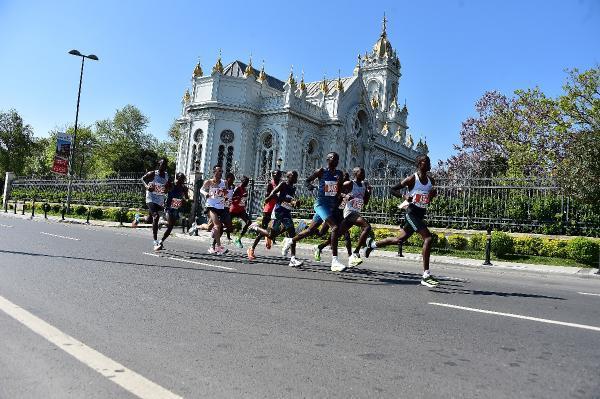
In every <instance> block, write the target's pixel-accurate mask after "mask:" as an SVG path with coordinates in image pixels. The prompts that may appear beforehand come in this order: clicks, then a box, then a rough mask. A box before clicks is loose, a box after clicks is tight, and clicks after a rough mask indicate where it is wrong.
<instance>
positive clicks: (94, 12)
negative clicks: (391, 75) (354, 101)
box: [0, 0, 600, 160]
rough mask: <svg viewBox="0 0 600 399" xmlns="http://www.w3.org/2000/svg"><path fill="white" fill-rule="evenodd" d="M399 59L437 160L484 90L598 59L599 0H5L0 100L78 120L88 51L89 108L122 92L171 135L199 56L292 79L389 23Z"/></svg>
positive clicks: (42, 123)
mask: <svg viewBox="0 0 600 399" xmlns="http://www.w3.org/2000/svg"><path fill="white" fill-rule="evenodd" d="M384 11H385V12H386V15H387V17H388V20H389V22H388V37H389V39H390V41H391V43H392V45H393V46H394V48H395V49H397V52H398V56H399V58H400V62H401V64H402V75H403V76H402V78H401V80H400V92H399V101H400V102H402V101H404V99H405V98H406V101H407V104H408V109H409V119H408V124H409V128H410V131H411V132H412V134H413V136H415V137H416V138H417V139H418V137H419V136H426V137H427V140H428V142H429V148H430V151H431V156H432V159H433V160H437V159H445V158H447V157H448V156H449V155H450V154H451V153H452V151H453V150H452V144H454V143H458V141H459V131H460V126H461V122H462V121H463V120H464V119H465V118H467V117H468V116H469V115H472V114H473V113H474V110H473V104H474V103H475V101H476V100H477V99H478V98H479V97H480V96H481V95H482V94H483V92H484V91H486V90H492V89H496V90H500V91H501V92H503V93H506V94H510V93H512V92H513V91H514V90H515V89H518V88H527V87H533V86H535V85H539V86H540V87H541V88H542V90H544V91H545V92H546V93H548V94H550V95H556V94H558V93H559V92H560V90H561V86H562V84H563V81H564V78H565V73H564V69H565V68H573V67H578V68H580V69H587V68H590V67H592V66H594V65H596V64H597V63H599V62H600V1H598V0H580V1H576V0H573V1H569V0H539V1H538V0H536V1H526V0H522V1H518V0H498V1H480V0H439V1H426V2H425V1H398V0H391V1H318V2H317V1H303V2H281V1H274V2H268V1H252V2H247V1H239V2H238V1H227V2H200V1H173V2H165V1H150V0H144V1H132V0H128V1H123V0H121V1H115V0H107V1H16V0H15V1H7V0H0V38H1V39H0V110H4V111H6V110H8V109H10V108H15V109H16V110H17V111H18V112H19V113H20V114H21V115H22V116H23V117H24V119H25V121H26V123H29V124H30V125H32V126H33V128H34V131H35V134H36V136H44V135H47V133H48V131H49V130H51V129H53V128H55V127H63V126H65V125H67V124H72V123H73V121H74V119H75V102H76V99H77V84H78V78H79V67H80V65H79V61H78V59H77V58H75V57H73V56H70V55H68V54H67V52H68V51H69V50H71V49H78V50H80V51H81V52H82V53H86V54H89V53H94V54H96V55H98V57H99V58H100V62H93V61H89V62H86V70H85V73H84V85H83V92H82V100H81V111H80V121H81V123H84V124H90V123H92V122H94V121H95V120H98V119H103V118H107V117H111V116H112V115H113V114H114V111H115V110H116V109H117V108H120V107H123V106H124V105H126V104H133V105H135V106H137V107H139V108H140V109H141V110H142V112H144V113H145V114H146V115H147V116H148V117H149V118H150V127H149V132H150V133H152V134H154V135H155V136H157V137H159V138H162V139H164V138H165V137H166V131H167V129H168V127H169V125H170V123H171V122H172V120H173V119H174V118H175V117H177V116H178V114H179V112H180V99H181V96H182V94H183V92H184V90H185V88H186V87H188V86H189V84H190V76H191V73H192V70H193V68H194V65H195V63H196V61H197V59H198V57H201V60H202V66H203V68H204V70H205V71H210V69H211V67H212V65H213V64H214V62H215V59H216V56H217V54H218V50H219V48H221V49H222V50H223V61H224V62H225V63H227V62H230V61H233V60H235V59H240V60H241V61H244V62H245V61H247V59H248V57H249V54H250V53H252V54H253V59H254V64H255V65H258V66H259V65H260V62H261V60H262V59H264V60H265V63H266V71H267V73H269V74H271V75H274V76H276V77H279V78H280V79H282V80H283V79H285V78H286V77H287V75H288V73H289V68H290V64H293V65H294V68H295V71H297V72H300V70H301V69H302V68H303V69H304V71H305V78H306V80H307V81H312V80H319V79H321V78H322V76H323V74H327V76H328V77H335V76H337V71H338V69H341V71H342V75H346V76H348V75H350V74H351V73H352V69H353V67H354V65H355V62H356V55H357V54H358V53H361V54H363V53H364V52H365V50H370V49H371V48H372V45H373V44H374V43H375V41H376V40H377V38H378V35H379V33H380V30H381V19H382V15H383V12H384Z"/></svg>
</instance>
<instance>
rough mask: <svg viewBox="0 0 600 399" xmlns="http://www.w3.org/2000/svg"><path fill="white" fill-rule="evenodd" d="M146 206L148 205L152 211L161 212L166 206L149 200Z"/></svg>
mask: <svg viewBox="0 0 600 399" xmlns="http://www.w3.org/2000/svg"><path fill="white" fill-rule="evenodd" d="M146 206H147V207H148V210H149V211H150V213H153V214H154V213H160V212H162V211H163V210H164V208H163V207H162V206H160V205H158V204H157V203H156V202H147V203H146Z"/></svg>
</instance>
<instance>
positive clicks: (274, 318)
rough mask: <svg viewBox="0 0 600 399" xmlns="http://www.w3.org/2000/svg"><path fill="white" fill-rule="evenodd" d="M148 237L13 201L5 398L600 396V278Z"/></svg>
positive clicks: (8, 233)
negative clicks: (294, 264)
mask: <svg viewBox="0 0 600 399" xmlns="http://www.w3.org/2000/svg"><path fill="white" fill-rule="evenodd" d="M149 236H150V232H149V231H148V230H141V229H140V230H132V229H117V228H105V227H87V226H82V225H70V224H61V223H56V222H44V221H30V220H23V219H20V218H13V217H7V216H5V215H2V214H0V398H2V399H4V398H7V399H8V398H10V399H13V398H61V399H63V398H135V397H142V398H167V397H185V398H204V397H208V398H233V397H248V398H282V397H285V398H288V397H289V398H301V397H307V398H367V397H382V398H383V397H385V398H401V397H406V398H438V397H444V398H570V397H572V398H600V279H591V278H581V277H577V276H563V275H560V276H554V275H542V274H525V273H520V272H515V271H495V270H493V269H492V270H473V269H467V268H460V267H453V266H440V265H435V264H434V265H432V271H433V272H434V275H436V276H437V277H439V278H440V279H441V280H442V284H441V286H440V287H439V288H436V289H428V288H426V287H423V286H421V285H419V284H418V283H419V279H420V273H419V270H420V266H419V265H418V264H412V263H409V262H397V261H395V260H394V259H384V258H377V257H371V258H370V259H369V262H368V263H367V264H366V265H364V266H363V265H361V267H359V268H357V269H353V270H352V271H349V272H344V273H332V272H331V271H329V267H328V264H327V263H324V262H323V263H315V262H308V263H307V264H305V265H304V266H303V267H301V268H296V269H295V268H290V267H288V266H287V261H285V260H284V259H283V258H281V256H280V254H279V247H276V248H274V249H273V250H271V251H266V250H265V249H264V248H261V249H260V250H259V251H258V255H259V258H258V260H257V261H255V262H252V263H250V262H248V261H247V260H246V259H244V258H243V257H242V256H241V251H240V250H236V249H233V247H230V248H231V249H233V253H232V254H231V255H227V256H223V257H217V256H213V255H207V254H206V249H207V242H206V240H191V239H187V238H178V237H173V239H171V240H169V241H167V243H166V248H167V249H166V250H165V251H163V252H161V253H160V256H155V254H153V253H152V250H151V244H152V242H151V239H150V237H149ZM300 254H301V256H303V257H305V258H307V257H308V253H307V252H302V251H301V253H300ZM268 255H272V257H268ZM329 259H330V257H329V255H328V254H326V255H324V260H325V261H329ZM593 294H595V295H593ZM448 305H450V306H454V307H448ZM478 310H479V311H478ZM481 310H484V311H489V312H492V313H489V312H488V313H482V312H481ZM493 312H495V313H493ZM522 317H525V318H522ZM527 317H529V318H527ZM531 318H535V319H531ZM561 323H562V324H561Z"/></svg>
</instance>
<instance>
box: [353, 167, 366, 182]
mask: <svg viewBox="0 0 600 399" xmlns="http://www.w3.org/2000/svg"><path fill="white" fill-rule="evenodd" d="M352 174H353V175H354V178H355V179H356V181H357V182H361V181H363V180H365V170H364V168H361V167H360V166H357V167H355V168H354V169H352Z"/></svg>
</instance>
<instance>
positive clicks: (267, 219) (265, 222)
mask: <svg viewBox="0 0 600 399" xmlns="http://www.w3.org/2000/svg"><path fill="white" fill-rule="evenodd" d="M270 221H271V212H263V217H262V220H261V221H260V227H262V228H263V229H266V228H267V227H269V222H270Z"/></svg>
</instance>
